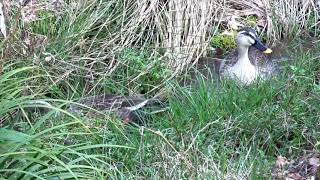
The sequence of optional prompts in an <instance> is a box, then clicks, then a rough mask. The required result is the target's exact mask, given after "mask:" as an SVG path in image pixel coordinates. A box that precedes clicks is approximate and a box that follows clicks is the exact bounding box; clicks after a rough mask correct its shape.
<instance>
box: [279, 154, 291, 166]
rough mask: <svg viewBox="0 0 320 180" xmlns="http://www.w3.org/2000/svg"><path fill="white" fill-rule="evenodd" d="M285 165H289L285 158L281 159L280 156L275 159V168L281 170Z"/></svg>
mask: <svg viewBox="0 0 320 180" xmlns="http://www.w3.org/2000/svg"><path fill="white" fill-rule="evenodd" d="M287 164H289V161H288V160H287V158H286V157H282V156H278V157H277V161H276V165H277V167H279V168H283V167H284V166H285V165H287Z"/></svg>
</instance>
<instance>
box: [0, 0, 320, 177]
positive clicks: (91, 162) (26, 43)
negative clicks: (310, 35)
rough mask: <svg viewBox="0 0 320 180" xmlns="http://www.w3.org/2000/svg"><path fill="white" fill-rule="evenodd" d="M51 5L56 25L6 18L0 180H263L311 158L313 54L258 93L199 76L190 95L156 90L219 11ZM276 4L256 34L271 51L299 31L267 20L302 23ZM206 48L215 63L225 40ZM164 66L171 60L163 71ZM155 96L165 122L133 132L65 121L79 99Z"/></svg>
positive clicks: (128, 2) (230, 39) (102, 119)
mask: <svg viewBox="0 0 320 180" xmlns="http://www.w3.org/2000/svg"><path fill="white" fill-rule="evenodd" d="M7 2H9V1H7ZM34 2H35V1H28V2H27V1H26V3H27V4H28V3H34ZM46 2H48V1H46ZM60 2H63V3H65V4H63V6H60V7H61V8H56V10H61V11H59V12H57V14H55V13H54V12H55V11H52V13H47V12H46V11H47V9H45V8H44V7H42V6H40V7H42V8H43V9H41V11H40V13H39V14H38V15H39V16H40V15H41V16H42V17H41V18H36V19H34V20H33V21H32V22H29V23H28V22H22V19H21V17H20V15H19V14H21V13H15V14H18V15H17V16H7V17H6V18H7V19H6V21H7V22H10V26H9V25H8V26H7V28H8V29H10V34H9V35H8V37H7V38H6V39H5V40H3V39H1V40H3V42H2V43H0V46H1V50H2V53H1V57H3V58H0V59H1V62H0V66H1V67H0V90H1V91H0V127H1V128H0V144H1V145H0V179H139V178H146V179H149V178H155V179H190V178H191V179H240V178H242V179H266V178H270V177H271V173H272V169H273V166H274V164H275V159H276V157H277V156H285V157H288V158H290V157H294V156H296V155H297V154H299V153H301V152H302V151H307V150H308V151H319V148H320V140H319V139H320V135H319V133H318V131H319V128H320V124H319V119H320V113H319V109H320V107H319V105H320V103H319V92H320V88H319V69H320V64H319V49H320V47H316V49H315V51H314V52H301V51H300V52H299V51H298V50H297V51H292V54H291V57H292V58H291V61H288V62H285V63H284V64H283V72H281V73H280V75H279V76H276V77H274V78H273V79H271V80H270V81H266V82H264V83H257V84H254V85H252V86H250V87H246V88H241V87H240V88H239V87H238V86H236V85H235V84H234V83H233V82H229V81H221V83H220V84H219V87H218V86H216V82H214V81H213V80H212V79H214V78H203V77H202V76H201V75H200V74H199V76H198V79H197V82H198V83H197V85H196V86H191V87H185V86H182V85H179V84H178V83H169V82H167V80H168V79H169V77H170V78H172V79H170V80H172V81H173V82H174V81H175V79H174V77H175V76H178V75H179V72H181V70H184V69H185V67H187V66H188V65H190V62H193V60H194V58H193V57H195V55H197V54H196V52H197V51H198V48H199V49H201V46H206V43H205V42H207V41H206V40H207V38H208V37H211V35H207V32H208V31H207V29H212V28H219V27H218V26H217V25H218V24H219V23H220V22H216V21H215V19H220V14H221V13H219V10H220V9H214V10H213V9H210V8H214V7H218V6H215V4H216V3H220V2H219V0H217V1H203V3H210V5H208V6H206V7H208V8H206V10H207V11H208V12H210V13H211V14H207V13H203V12H204V11H203V10H204V9H203V7H204V5H205V4H202V3H199V2H197V1H187V2H188V4H186V6H176V4H175V3H176V1H173V0H172V1H159V2H158V1H154V2H157V3H151V4H150V2H149V1H145V2H139V1H132V0H120V1H119V0H110V1H98V0H85V1H84V0H83V1H75V0H69V1H59V3H60ZM239 2H240V1H230V2H228V3H239ZM282 2H283V1H277V0H274V1H270V4H269V5H271V4H273V3H276V4H277V5H279V6H277V8H279V9H278V10H279V11H276V13H277V16H274V17H273V18H274V19H271V18H268V20H273V22H276V23H277V24H276V25H277V26H273V27H270V29H268V30H267V31H268V32H269V35H270V34H271V37H272V38H274V39H276V38H280V36H277V35H279V34H286V33H287V32H292V31H291V30H292V27H291V26H288V25H290V24H291V23H292V22H294V24H295V25H296V26H295V28H297V29H299V28H300V27H298V25H299V23H297V22H302V21H303V18H302V19H301V18H291V19H293V20H294V21H292V22H287V21H286V19H279V17H280V16H278V15H279V13H283V14H284V15H288V16H289V15H291V16H292V17H300V15H301V14H302V15H305V14H306V15H307V14H308V13H300V14H299V13H296V14H294V13H291V12H294V8H298V9H297V10H299V4H295V3H296V2H298V1H292V3H294V4H293V5H294V6H293V8H290V3H291V2H290V3H283V4H281V3H282ZM42 3H44V2H42ZM240 3H241V2H240ZM250 3H253V1H247V5H246V6H245V7H247V6H248V4H250ZM29 5H30V4H29ZM281 5H282V6H283V7H284V8H282V9H281ZM30 6H31V5H30ZM267 6H268V4H267ZM6 7H7V6H6ZM11 7H12V8H14V6H11ZM33 7H38V6H33ZM46 7H47V6H46ZM48 7H55V6H48ZM190 7H192V8H190ZM219 7H220V6H219ZM230 7H231V6H230ZM235 7H243V6H239V5H236V6H235ZM255 7H257V6H255ZM306 7H307V8H308V11H309V10H312V9H311V8H310V7H309V6H306ZM184 8H185V9H184ZM223 8H227V7H223ZM257 8H263V7H257ZM20 9H21V7H17V9H16V10H17V11H18V10H20ZM189 10H190V11H192V13H193V14H189V13H188V12H189ZM197 10H198V11H199V12H201V13H195V12H196V11H197ZM280 10H281V11H280ZM286 10H290V11H289V12H290V13H291V14H290V13H286V12H287V11H286ZM302 10H304V9H303V8H302V9H301V10H299V12H301V11H302ZM259 12H264V11H259ZM31 13H32V12H31ZM4 14H6V13H4ZM7 14H10V12H9V13H7ZM13 14H14V13H13ZM185 14H187V15H188V16H185V17H184V16H183V15H185ZM35 17H37V16H35ZM195 17H196V18H195ZM258 17H262V16H258ZM285 17H286V16H285ZM277 18H278V19H277ZM314 18H315V19H316V17H314ZM199 19H200V20H199ZM308 20H310V21H308V22H310V23H309V25H310V26H311V25H312V22H311V20H312V19H308ZM207 22H210V23H207ZM212 22H214V23H215V24H214V26H215V27H211V24H212ZM251 23H252V25H256V19H255V16H252V17H251V16H249V17H248V24H251ZM191 24H192V28H191ZM195 24H196V25H195ZM269 24H272V23H269ZM300 24H301V25H302V24H304V23H303V22H302V23H300ZM274 25H275V24H274ZM313 25H315V24H313ZM182 26H183V27H182ZM196 27H197V28H196ZM198 27H199V28H198ZM303 28H305V27H303ZM303 28H302V27H301V29H299V30H302V29H303ZM312 28H313V29H312V31H315V32H316V30H317V26H312ZM38 35H39V36H41V37H44V38H45V39H46V42H43V43H40V45H39V46H35V44H34V43H35V41H33V40H32V39H31V37H34V39H35V40H36V39H37V38H39V36H38ZM269 38H270V37H269ZM210 41H211V42H210V43H211V45H212V46H213V47H219V48H222V49H224V50H227V51H228V50H231V49H234V48H235V36H226V35H222V34H220V35H216V36H214V37H213V38H212V39H210ZM41 42H42V41H41ZM199 44H200V45H199ZM296 44H300V42H297V43H295V42H293V43H292V45H293V47H294V46H295V45H296ZM159 46H160V48H161V49H162V50H163V51H162V52H158V49H157V48H158V47H159ZM153 47H157V48H153ZM163 47H165V48H163ZM294 50H295V49H294ZM170 53H172V54H173V55H172V54H170ZM167 54H170V55H172V56H171V57H178V58H179V59H173V58H172V59H169V60H168V61H167V59H165V58H167V57H169V56H166V55H167ZM299 54H300V55H299ZM178 55H179V56H178ZM3 59H4V60H3ZM173 67H175V68H176V69H177V71H175V70H176V69H174V68H173ZM168 69H170V71H169V70H168ZM173 71H174V72H173ZM174 73H176V74H174ZM211 80H212V81H211ZM164 82H166V84H165V83H164ZM163 84H165V85H166V86H162V85H163ZM162 88H165V90H166V93H167V94H165V95H166V97H168V99H167V101H166V104H167V107H166V111H165V112H162V113H161V114H160V115H159V114H151V115H150V116H149V114H148V120H146V121H145V122H143V123H142V124H140V125H136V124H129V125H125V124H123V123H122V122H121V121H119V120H118V119H116V118H115V117H114V116H112V115H109V114H102V115H101V116H98V117H92V116H91V117H90V116H82V115H80V114H73V112H69V104H70V103H74V102H73V100H74V99H76V98H80V97H83V96H88V95H94V94H102V93H110V92H112V93H114V94H136V93H142V94H144V95H145V96H152V94H153V93H157V92H159V90H160V89H161V90H162ZM161 92H162V91H161ZM39 102H42V103H39ZM40 109H42V110H43V109H45V110H46V111H41V112H38V111H36V110H40ZM150 111H151V110H150Z"/></svg>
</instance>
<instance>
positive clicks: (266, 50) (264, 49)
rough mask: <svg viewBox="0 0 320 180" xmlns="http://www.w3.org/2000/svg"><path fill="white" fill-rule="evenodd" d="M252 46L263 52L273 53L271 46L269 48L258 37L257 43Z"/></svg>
mask: <svg viewBox="0 0 320 180" xmlns="http://www.w3.org/2000/svg"><path fill="white" fill-rule="evenodd" d="M252 46H253V47H255V48H257V49H258V50H259V51H261V52H263V53H266V54H270V53H272V50H271V49H270V48H267V47H266V46H265V45H264V44H263V43H262V42H261V41H260V40H259V39H256V40H255V43H254V44H253V45H252Z"/></svg>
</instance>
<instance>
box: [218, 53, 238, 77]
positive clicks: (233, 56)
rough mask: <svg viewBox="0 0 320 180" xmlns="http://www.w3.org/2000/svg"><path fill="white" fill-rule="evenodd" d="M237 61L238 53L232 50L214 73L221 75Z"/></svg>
mask: <svg viewBox="0 0 320 180" xmlns="http://www.w3.org/2000/svg"><path fill="white" fill-rule="evenodd" d="M237 61H238V51H237V50H233V51H232V52H231V53H229V54H228V55H227V56H226V57H225V58H224V59H222V60H221V62H220V63H219V67H217V68H216V72H217V73H218V74H221V73H223V72H225V71H226V69H227V68H229V67H232V66H233V65H235V64H236V63H237Z"/></svg>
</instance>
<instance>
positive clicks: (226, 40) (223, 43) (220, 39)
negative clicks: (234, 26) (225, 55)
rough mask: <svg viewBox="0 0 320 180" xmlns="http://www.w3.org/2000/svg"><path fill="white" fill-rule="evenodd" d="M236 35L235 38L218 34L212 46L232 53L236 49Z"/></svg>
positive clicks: (213, 38)
mask: <svg viewBox="0 0 320 180" xmlns="http://www.w3.org/2000/svg"><path fill="white" fill-rule="evenodd" d="M235 37H236V34H235V33H234V35H233V36H230V35H223V34H218V35H215V36H214V37H212V39H211V46H212V47H215V48H221V49H223V50H225V51H230V50H232V49H235V48H236V40H235Z"/></svg>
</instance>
